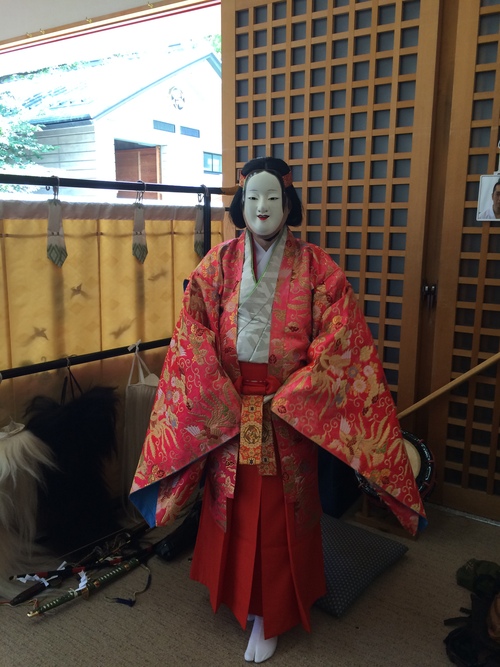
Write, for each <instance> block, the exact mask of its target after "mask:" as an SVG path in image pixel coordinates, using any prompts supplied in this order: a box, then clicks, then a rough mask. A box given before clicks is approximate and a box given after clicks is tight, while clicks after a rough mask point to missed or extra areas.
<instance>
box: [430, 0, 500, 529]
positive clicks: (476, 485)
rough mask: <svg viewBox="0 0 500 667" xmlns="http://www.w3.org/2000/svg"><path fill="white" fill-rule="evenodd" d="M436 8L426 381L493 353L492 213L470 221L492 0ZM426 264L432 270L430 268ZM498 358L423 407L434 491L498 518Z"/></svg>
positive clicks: (496, 266) (484, 151) (492, 135)
mask: <svg viewBox="0 0 500 667" xmlns="http://www.w3.org/2000/svg"><path fill="white" fill-rule="evenodd" d="M448 5H449V6H450V9H451V10H453V11H452V12H451V13H450V14H446V13H443V29H444V30H445V29H446V28H451V29H452V32H453V33H454V34H455V48H454V58H453V67H452V69H451V71H450V72H449V81H450V82H452V83H451V85H452V88H453V95H451V96H450V98H449V111H448V113H449V118H448V120H447V121H446V125H447V126H448V128H449V141H448V147H447V150H446V151H445V152H443V155H442V159H441V160H440V159H439V156H436V165H435V167H436V169H435V171H436V170H437V168H438V167H439V168H440V169H441V173H442V174H444V178H442V179H441V180H440V189H441V193H440V194H439V193H434V194H433V196H432V198H433V200H434V201H436V203H437V202H439V201H440V202H441V205H440V206H439V209H438V210H437V211H435V214H437V215H439V217H440V219H441V222H442V227H441V234H442V239H441V243H440V249H441V251H440V254H439V257H438V258H437V261H436V264H435V269H434V275H433V280H434V279H435V280H436V284H437V285H438V301H437V308H436V311H435V315H434V316H435V331H436V334H435V341H434V350H433V355H432V388H433V389H435V388H437V387H441V386H444V385H446V384H447V383H448V382H449V381H450V380H454V379H458V378H460V377H461V376H462V375H463V374H465V373H466V372H467V371H469V370H470V369H473V368H474V367H476V366H478V365H479V364H480V363H482V362H484V361H485V360H487V359H488V358H490V357H492V355H495V354H496V353H498V351H499V345H500V221H499V222H495V221H492V220H490V221H482V222H481V221H478V220H476V214H477V203H478V189H479V182H480V176H481V175H482V174H493V172H494V171H496V170H497V169H498V148H497V145H498V140H499V116H500V81H499V78H498V72H499V59H500V48H499V46H500V45H499V42H500V35H499V27H500V2H499V0H466V1H464V2H460V3H456V7H452V6H451V3H448ZM430 270H432V269H430ZM499 379H500V364H498V363H495V364H492V365H490V366H488V367H487V368H486V370H484V371H483V372H481V373H480V374H478V375H475V376H474V377H472V378H471V379H470V380H469V381H467V382H465V383H463V384H459V385H458V386H457V387H456V388H455V389H453V391H452V392H451V393H449V394H447V395H445V396H444V397H443V398H441V399H439V400H438V401H437V402H435V403H433V404H432V405H431V408H430V410H429V437H432V439H433V446H434V451H435V455H436V461H437V473H438V485H437V489H436V499H437V500H439V501H440V502H442V503H443V504H445V505H446V506H449V507H454V508H456V509H460V510H464V511H468V512H472V513H474V514H479V515H481V516H485V517H490V518H492V519H497V520H500V447H499V435H498V434H499V424H500V383H499Z"/></svg>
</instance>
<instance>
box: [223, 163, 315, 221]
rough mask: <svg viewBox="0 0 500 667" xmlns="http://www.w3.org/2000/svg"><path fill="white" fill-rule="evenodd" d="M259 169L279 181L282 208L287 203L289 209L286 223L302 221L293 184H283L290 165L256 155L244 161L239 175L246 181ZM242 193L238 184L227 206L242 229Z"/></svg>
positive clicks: (242, 187)
mask: <svg viewBox="0 0 500 667" xmlns="http://www.w3.org/2000/svg"><path fill="white" fill-rule="evenodd" d="M261 171H267V172H269V173H270V174H273V175H274V176H276V178H277V179H278V181H279V182H280V185H281V192H282V194H283V209H284V208H285V207H286V206H287V205H288V207H289V209H290V210H289V213H288V217H287V219H286V224H287V225H290V226H292V227H297V226H298V225H300V223H301V222H302V203H301V201H300V199H299V196H298V194H297V191H296V190H295V188H294V187H293V184H292V183H290V184H289V185H285V183H284V180H283V179H284V177H285V176H288V174H290V167H289V166H288V165H287V163H286V162H284V161H283V160H280V159H279V158H276V157H258V158H255V159H253V160H250V162H247V163H246V165H245V166H244V167H243V168H242V170H241V175H242V176H244V177H245V182H246V178H248V176H251V175H253V174H257V173H259V172H261ZM290 180H291V179H290ZM243 193H244V184H243V186H241V185H240V187H239V188H238V190H237V191H236V194H235V195H234V197H233V201H232V202H231V205H230V206H229V215H230V216H231V220H232V221H233V223H234V225H235V226H236V227H237V228H238V229H244V227H245V226H246V225H245V219H244V217H243Z"/></svg>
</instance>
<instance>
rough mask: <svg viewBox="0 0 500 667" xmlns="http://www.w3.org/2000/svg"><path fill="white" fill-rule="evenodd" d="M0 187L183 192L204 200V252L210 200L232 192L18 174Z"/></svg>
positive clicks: (6, 176)
mask: <svg viewBox="0 0 500 667" xmlns="http://www.w3.org/2000/svg"><path fill="white" fill-rule="evenodd" d="M0 183H4V184H6V185H34V186H38V187H46V188H54V191H58V190H59V188H90V189H94V190H128V191H132V192H137V193H139V194H144V193H145V192H182V193H187V194H190V193H191V194H198V195H202V196H203V252H204V254H205V255H206V254H207V252H208V251H209V250H210V234H211V229H212V224H211V222H212V218H211V196H212V195H213V194H214V195H215V194H216V195H223V194H230V193H231V192H234V190H235V189H234V188H209V187H207V186H206V185H199V186H196V185H165V184H164V183H145V182H144V181H99V180H93V179H85V178H59V176H28V175H26V176H24V175H20V174H0Z"/></svg>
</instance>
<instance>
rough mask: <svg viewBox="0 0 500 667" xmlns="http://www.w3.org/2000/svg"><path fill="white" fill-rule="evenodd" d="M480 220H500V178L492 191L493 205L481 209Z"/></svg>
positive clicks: (478, 217)
mask: <svg viewBox="0 0 500 667" xmlns="http://www.w3.org/2000/svg"><path fill="white" fill-rule="evenodd" d="M477 219H478V220H500V178H499V179H498V180H497V181H496V183H495V185H494V186H493V190H492V191H491V206H490V207H489V208H487V209H486V210H484V211H481V212H480V213H479V215H478V216H477Z"/></svg>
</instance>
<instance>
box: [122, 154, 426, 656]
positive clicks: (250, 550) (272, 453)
mask: <svg viewBox="0 0 500 667" xmlns="http://www.w3.org/2000/svg"><path fill="white" fill-rule="evenodd" d="M239 186H240V187H239V188H238V191H237V192H236V194H235V196H234V199H233V201H232V203H231V207H230V214H231V218H232V220H233V222H234V224H235V225H236V227H238V228H240V229H244V232H243V233H242V234H241V235H240V236H239V237H238V238H234V239H231V240H230V241H227V242H224V243H221V244H220V245H218V246H217V247H215V248H213V249H212V250H210V252H209V253H208V254H207V255H206V257H205V258H204V259H203V260H202V261H201V262H200V264H199V266H198V267H197V268H196V269H195V271H194V272H193V274H192V275H191V277H190V280H189V284H188V287H187V289H186V292H185V295H184V302H183V307H182V312H181V314H180V318H179V320H178V323H177V326H176V329H175V331H174V334H173V336H172V340H171V343H170V348H169V350H168V352H167V355H166V359H165V363H164V367H163V371H162V376H161V380H160V384H159V387H158V392H157V395H156V399H155V404H154V407H153V411H152V415H151V422H150V427H149V430H148V432H147V435H146V440H145V443H144V447H143V451H142V454H141V458H140V461H139V464H138V468H137V471H136V475H135V478H134V482H133V485H132V489H131V500H132V501H133V502H134V503H135V505H136V506H137V507H138V508H139V510H140V511H141V512H142V514H143V516H144V517H145V519H146V520H147V521H148V522H149V523H150V525H155V524H156V525H165V524H169V523H171V522H173V521H174V520H175V518H176V517H177V516H178V515H179V512H180V511H181V509H182V507H183V505H184V504H185V503H186V502H187V500H188V499H189V498H190V497H191V495H192V493H193V490H195V488H196V486H197V485H198V483H199V482H200V479H201V477H202V474H203V475H204V478H205V488H204V496H203V504H202V512H201V518H200V525H199V530H198V536H197V540H196V545H195V550H194V555H193V562H192V569H191V577H192V578H193V579H195V580H197V581H199V582H201V583H203V584H205V585H206V586H207V587H208V589H209V591H210V601H211V604H212V607H213V609H214V611H216V610H217V609H218V607H219V606H220V605H221V604H226V605H227V606H229V608H230V609H231V610H232V612H233V613H234V615H235V617H236V619H237V621H238V622H239V624H240V625H241V627H242V628H244V629H245V627H246V624H247V621H250V622H253V627H252V632H251V635H250V639H249V643H248V646H247V648H246V652H245V660H247V661H254V662H257V663H260V662H263V661H264V660H267V659H268V658H270V657H271V656H272V655H273V654H274V652H275V650H276V646H277V638H278V635H280V634H282V633H284V632H286V631H287V630H288V629H290V628H292V627H294V626H295V625H298V624H302V626H303V627H304V628H305V629H306V630H308V631H310V608H311V606H312V605H313V603H314V602H315V600H317V599H318V598H319V597H321V596H322V595H324V594H325V578H324V568H323V553H322V543H321V529H320V518H321V513H322V510H321V504H320V499H319V487H318V469H317V467H318V461H317V453H318V445H319V446H320V447H323V448H325V449H327V450H328V451H329V452H331V453H332V454H334V455H335V456H337V457H338V458H340V459H341V460H342V461H344V462H346V463H348V464H349V465H350V466H352V468H354V469H355V470H357V471H359V473H361V474H362V475H363V476H364V477H366V479H367V480H368V481H369V483H370V484H371V485H372V486H373V487H374V488H375V489H377V492H378V493H379V495H380V497H381V498H382V499H383V500H384V502H385V503H386V504H387V506H388V507H389V508H390V509H391V510H392V511H393V512H394V514H395V515H396V516H397V518H398V519H399V521H400V522H401V524H402V525H403V526H404V527H405V528H406V529H407V530H408V531H409V532H410V533H412V534H415V533H416V532H417V530H418V529H419V528H422V527H423V526H424V525H425V523H426V519H425V512H424V509H423V506H422V501H421V498H420V495H419V492H418V489H417V486H416V483H415V478H414V475H413V473H412V471H411V466H410V463H409V461H408V458H407V456H406V450H405V448H404V444H403V440H402V435H401V430H400V427H399V424H398V421H397V418H396V413H395V407H394V403H393V400H392V397H391V394H390V392H389V389H388V386H387V384H386V381H385V378H384V373H383V369H382V366H381V363H380V361H379V358H378V356H377V351H376V349H375V346H374V343H373V340H372V337H371V335H370V332H369V329H368V326H367V324H366V322H365V320H364V317H363V315H362V313H361V311H360V309H359V307H358V305H357V302H356V298H355V295H354V293H353V290H352V288H351V286H350V284H349V283H348V282H347V280H346V277H345V275H344V273H343V272H342V270H341V269H340V268H339V267H338V266H337V265H336V264H335V263H334V262H333V261H332V259H331V258H330V257H329V255H327V253H326V252H324V251H323V250H322V249H321V248H319V247H317V246H315V245H312V244H310V243H305V242H304V241H301V240H298V239H296V238H295V237H294V235H293V234H292V232H291V231H290V229H289V226H294V225H295V226H296V225H299V224H300V223H301V220H302V205H301V203H300V200H299V198H298V195H297V192H296V191H295V189H294V187H293V184H292V174H291V171H290V168H289V166H288V165H287V164H286V163H285V162H284V161H282V160H279V159H277V158H257V159H254V160H251V161H250V162H248V163H247V164H246V165H245V166H244V167H243V169H242V170H241V177H240V183H239Z"/></svg>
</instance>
